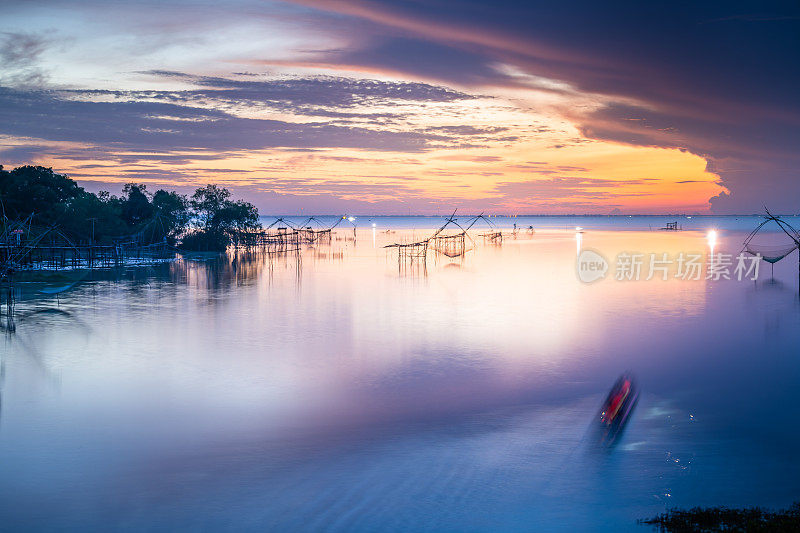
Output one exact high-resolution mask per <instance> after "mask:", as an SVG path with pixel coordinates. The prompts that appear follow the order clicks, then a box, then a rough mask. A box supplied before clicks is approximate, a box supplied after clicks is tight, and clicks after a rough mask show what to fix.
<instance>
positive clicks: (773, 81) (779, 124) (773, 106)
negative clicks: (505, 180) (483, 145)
mask: <svg viewBox="0 0 800 533" xmlns="http://www.w3.org/2000/svg"><path fill="white" fill-rule="evenodd" d="M301 3H303V4H304V5H309V6H313V7H315V8H317V9H320V10H325V11H330V12H337V13H340V14H343V15H346V16H349V17H356V18H361V19H364V20H367V21H369V22H370V23H372V24H376V25H382V26H384V27H385V28H387V31H386V36H385V41H384V42H383V44H379V43H375V42H374V40H373V41H372V42H371V46H372V48H371V49H370V50H369V51H368V52H365V51H363V50H353V51H351V52H349V54H342V56H343V57H345V58H346V59H347V60H348V61H355V60H362V61H365V62H367V63H369V65H371V66H372V67H373V68H380V66H382V65H383V66H385V67H386V68H389V69H402V71H403V72H406V73H409V74H411V75H418V76H421V77H424V78H427V79H438V80H443V81H444V82H452V83H456V84H460V85H462V86H471V87H482V88H484V89H485V88H486V87H490V86H501V87H518V86H519V85H520V84H524V83H525V82H526V77H527V78H529V79H528V82H529V83H530V84H531V87H532V88H533V87H534V86H536V88H539V89H541V88H542V87H547V86H548V85H549V86H550V87H551V88H552V90H553V91H555V92H561V93H563V94H564V95H565V96H569V95H571V94H572V95H575V94H578V93H580V94H584V95H590V96H591V95H595V105H593V106H590V107H588V108H586V109H581V108H570V106H569V105H567V106H565V108H564V109H563V112H564V114H565V116H566V117H568V118H569V119H570V120H572V121H573V122H575V123H576V124H578V125H579V127H580V129H581V131H582V133H583V134H584V135H586V136H588V137H590V138H594V139H601V140H612V141H616V142H623V143H629V144H633V145H641V146H658V147H678V148H682V149H686V150H689V151H691V152H693V153H695V154H698V155H701V156H703V157H706V158H707V159H708V160H709V161H712V162H713V161H717V162H718V161H722V160H726V161H727V162H728V164H727V165H719V166H718V167H719V169H720V176H721V178H722V181H723V183H724V185H725V186H726V187H727V188H728V189H730V191H731V194H730V196H725V201H724V202H722V201H719V199H718V201H716V202H715V203H714V206H715V207H721V206H722V204H723V203H724V204H725V207H726V209H733V210H745V211H746V210H747V209H748V207H753V206H754V204H755V202H756V199H755V197H750V196H749V195H750V194H751V193H752V192H753V191H754V190H755V191H756V192H757V193H758V191H762V190H764V189H766V190H768V191H771V192H770V194H768V195H764V194H757V196H756V197H757V198H758V201H759V202H760V201H762V200H765V201H768V202H769V203H771V204H773V205H775V204H780V205H783V206H784V208H790V207H791V205H790V204H789V202H787V201H786V197H787V194H786V193H787V192H788V193H789V194H790V195H791V196H794V197H800V181H799V180H797V179H796V177H794V176H793V175H792V174H791V173H789V172H783V171H780V170H778V168H796V166H797V163H798V157H797V155H796V154H797V151H796V146H797V143H798V142H800V102H798V99H797V87H798V86H800V4H796V3H795V4H787V3H781V2H767V3H766V4H764V3H760V4H759V5H758V6H755V5H748V4H747V3H744V4H730V3H726V2H718V3H714V2H712V3H704V4H692V5H691V6H684V7H681V8H676V9H670V10H663V9H661V8H660V7H658V6H655V5H653V4H648V3H646V2H645V3H638V4H636V5H631V4H619V5H607V4H603V3H597V2H588V1H573V2H562V3H559V4H554V5H550V6H548V8H547V9H543V8H541V6H540V5H538V4H535V3H528V4H521V3H519V2H516V1H513V0H498V1H497V2H494V3H492V4H491V6H487V5H485V4H480V3H477V2H472V1H469V0H464V1H457V2H448V3H422V2H395V1H389V0H386V1H381V0H375V1H369V0H356V1H352V2H343V1H339V0H306V1H303V2H301ZM610 35H613V38H609V36H610ZM398 36H402V40H400V41H398ZM398 42H400V43H405V44H404V45H403V46H400V45H398V44H396V43H398ZM358 45H363V43H358V44H357V45H356V46H358ZM402 48H407V49H409V50H411V51H412V52H411V54H410V56H411V57H410V59H406V58H405V57H403V56H402V54H399V53H398V52H399V51H400V50H401V49H402ZM424 50H428V51H429V52H430V57H432V58H436V57H445V54H450V55H451V56H452V57H453V58H455V60H454V65H455V68H450V67H449V66H448V65H447V64H444V65H443V67H442V68H440V69H438V70H437V69H433V68H430V67H428V66H427V63H426V62H425V52H424ZM397 56H400V57H399V59H398V57H397ZM420 58H421V61H420V60H419V59H420ZM418 62H419V66H417V63H418ZM493 65H495V66H496V65H507V66H508V67H509V68H505V69H500V71H499V72H498V71H497V70H495V72H494V74H492V72H491V67H492V66H493ZM511 70H513V71H514V72H518V73H520V75H519V76H509V75H508V74H507V73H508V72H510V71H511ZM465 72H466V73H467V74H464V73H465ZM535 80H539V81H538V82H536V84H538V85H536V84H535V83H534V81H535ZM541 80H544V81H541ZM547 80H550V81H547ZM560 146H566V145H565V144H563V143H560V144H559V145H558V147H560ZM554 147H556V146H554ZM734 159H735V160H736V163H735V164H732V162H733V161H734ZM758 185H762V187H761V188H759V187H758ZM764 186H765V187H764ZM781 190H783V191H784V192H783V193H781V192H777V193H775V192H774V191H781ZM794 206H795V207H794V208H795V209H797V207H798V206H797V204H796V203H795V204H794Z"/></svg>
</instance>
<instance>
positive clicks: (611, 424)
mask: <svg viewBox="0 0 800 533" xmlns="http://www.w3.org/2000/svg"><path fill="white" fill-rule="evenodd" d="M638 400H639V388H638V387H637V386H636V382H635V381H634V379H633V377H632V376H631V375H630V374H628V373H625V374H623V375H621V376H620V377H619V379H617V381H616V383H614V386H613V387H612V388H611V391H610V392H609V393H608V396H607V397H606V400H605V401H604V402H603V405H602V407H601V408H600V414H599V419H600V429H601V439H600V441H601V443H603V444H606V445H609V444H613V443H614V442H615V441H616V439H617V438H618V437H619V436H620V435H621V434H622V431H623V430H624V429H625V425H626V424H627V423H628V420H629V418H630V416H631V413H632V412H633V409H634V407H636V402H637V401H638Z"/></svg>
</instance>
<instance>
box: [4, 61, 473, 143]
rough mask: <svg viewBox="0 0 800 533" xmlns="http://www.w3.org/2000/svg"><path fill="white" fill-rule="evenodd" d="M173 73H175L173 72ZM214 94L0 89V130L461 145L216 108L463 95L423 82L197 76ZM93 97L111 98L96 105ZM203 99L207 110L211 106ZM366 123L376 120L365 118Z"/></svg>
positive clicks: (448, 135) (82, 137) (148, 139)
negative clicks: (241, 80)
mask: <svg viewBox="0 0 800 533" xmlns="http://www.w3.org/2000/svg"><path fill="white" fill-rule="evenodd" d="M171 75H175V74H174V73H172V74H171ZM199 82H200V83H202V84H206V85H209V86H211V87H214V89H213V90H201V91H198V90H194V91H124V92H117V91H52V90H50V91H44V90H35V91H32V90H29V91H21V90H15V89H9V88H0V133H3V134H6V135H11V136H16V137H25V138H33V139H41V140H47V141H69V142H72V143H84V144H88V145H92V146H99V147H107V148H109V149H110V150H116V151H119V150H146V151H153V152H165V151H172V150H190V149H194V150H197V149H200V150H214V151H234V150H256V149H265V148H273V147H293V148H358V149H366V150H379V151H401V152H419V151H424V150H426V149H429V148H431V147H433V146H437V147H441V146H448V145H452V146H454V147H462V146H464V145H465V143H464V142H463V141H462V137H463V135H461V134H459V133H458V132H457V131H449V132H448V131H444V130H443V131H428V132H421V131H411V130H408V129H406V130H397V131H392V130H390V129H387V128H385V127H383V124H384V121H382V120H378V121H377V124H376V127H371V128H368V127H363V126H347V125H340V124H337V123H336V122H333V121H330V120H328V121H325V120H315V121H307V122H288V121H283V120H269V119H260V118H250V117H246V116H239V115H237V114H235V113H234V112H232V110H228V109H226V108H225V106H223V105H221V104H220V102H221V101H227V102H230V103H237V104H242V103H244V104H247V103H248V102H250V103H252V102H261V103H268V104H270V105H277V106H279V107H282V108H283V109H285V110H287V111H289V110H292V111H294V112H296V113H297V112H302V109H303V108H304V107H306V106H307V105H309V103H311V104H312V105H320V106H325V107H332V108H349V107H354V106H356V105H357V104H365V103H367V104H368V103H370V102H375V101H379V102H383V103H386V104H387V105H388V104H391V103H392V102H395V101H396V100H397V99H401V100H402V99H404V100H407V101H416V102H419V101H421V102H441V101H453V100H458V99H464V98H469V96H468V95H465V94H463V93H457V92H455V91H451V90H448V89H440V88H437V87H434V86H431V85H427V84H414V83H405V84H403V83H388V82H387V83H384V82H378V81H374V82H373V81H364V80H344V79H339V78H337V79H332V78H327V79H306V80H284V81H276V82H274V83H270V82H238V81H235V80H224V79H221V78H200V79H199ZM100 97H112V98H111V101H108V99H107V98H106V99H101V98H100ZM209 101H211V103H209ZM368 118H369V119H373V118H374V117H368Z"/></svg>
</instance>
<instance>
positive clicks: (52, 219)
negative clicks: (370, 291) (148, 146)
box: [0, 165, 261, 251]
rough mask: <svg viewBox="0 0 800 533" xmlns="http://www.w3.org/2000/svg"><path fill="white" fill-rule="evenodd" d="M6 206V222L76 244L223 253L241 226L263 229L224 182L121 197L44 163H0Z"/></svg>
mask: <svg viewBox="0 0 800 533" xmlns="http://www.w3.org/2000/svg"><path fill="white" fill-rule="evenodd" d="M0 207H2V210H3V216H4V220H5V221H8V222H22V221H28V220H30V224H31V225H32V226H33V227H39V228H47V227H51V228H52V227H55V228H58V229H59V230H60V231H61V233H63V234H64V235H66V236H67V237H69V239H70V240H71V241H72V242H73V243H75V244H88V243H96V244H112V243H114V242H119V241H121V240H125V239H129V238H131V237H132V236H135V238H137V239H138V240H139V242H141V243H142V244H153V243H160V242H166V243H168V244H170V245H171V246H179V247H181V248H184V249H187V250H197V251H223V250H225V249H226V248H227V246H228V245H229V244H230V242H231V235H232V234H233V233H234V232H235V231H238V230H254V229H258V228H260V227H261V225H260V224H259V222H258V209H256V207H255V206H254V205H253V204H251V203H249V202H245V201H243V200H231V193H230V191H229V190H228V189H226V188H224V187H218V186H216V185H206V186H205V187H200V188H198V189H197V190H196V191H195V192H194V194H192V195H191V196H186V195H182V194H178V193H177V192H175V191H167V190H164V189H158V190H157V191H155V192H152V193H151V192H150V191H148V190H147V186H146V185H144V184H140V183H128V184H126V185H125V186H124V187H123V189H122V195H121V196H115V195H112V194H110V193H109V192H107V191H101V192H99V193H97V194H94V193H91V192H88V191H86V190H84V189H83V187H80V186H78V184H77V183H76V182H75V181H74V180H72V179H70V178H69V177H67V176H66V175H63V174H58V173H56V172H54V171H53V169H52V168H45V167H41V166H21V167H17V168H15V169H13V170H10V171H7V170H4V169H3V166H2V165H0Z"/></svg>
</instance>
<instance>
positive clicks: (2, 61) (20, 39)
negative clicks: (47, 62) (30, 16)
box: [0, 32, 50, 87]
mask: <svg viewBox="0 0 800 533" xmlns="http://www.w3.org/2000/svg"><path fill="white" fill-rule="evenodd" d="M49 45H50V41H49V40H48V39H47V38H45V37H43V36H41V35H36V34H33V33H25V32H1V33H0V85H8V86H25V87H41V86H43V85H44V84H45V83H46V81H47V74H46V72H45V71H44V70H43V69H42V68H41V67H40V66H39V64H38V61H39V57H40V56H41V55H42V52H44V51H45V49H46V48H47V47H48V46H49Z"/></svg>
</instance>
